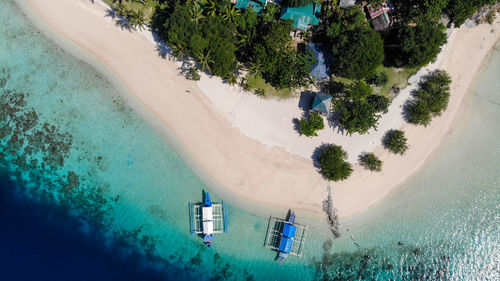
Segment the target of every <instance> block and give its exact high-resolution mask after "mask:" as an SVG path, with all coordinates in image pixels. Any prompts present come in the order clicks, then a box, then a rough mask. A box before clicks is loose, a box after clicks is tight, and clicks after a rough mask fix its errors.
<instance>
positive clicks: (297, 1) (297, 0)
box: [282, 0, 316, 7]
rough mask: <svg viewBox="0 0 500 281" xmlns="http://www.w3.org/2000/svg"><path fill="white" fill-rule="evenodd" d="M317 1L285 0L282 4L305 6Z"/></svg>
mask: <svg viewBox="0 0 500 281" xmlns="http://www.w3.org/2000/svg"><path fill="white" fill-rule="evenodd" d="M315 2H316V0H284V1H283V2H282V4H283V5H284V6H286V7H303V6H307V5H309V4H312V3H315Z"/></svg>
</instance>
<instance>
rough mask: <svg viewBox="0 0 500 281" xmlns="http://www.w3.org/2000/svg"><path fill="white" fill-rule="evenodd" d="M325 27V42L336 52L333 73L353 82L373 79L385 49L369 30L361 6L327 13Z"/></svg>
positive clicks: (378, 36) (376, 36)
mask: <svg viewBox="0 0 500 281" xmlns="http://www.w3.org/2000/svg"><path fill="white" fill-rule="evenodd" d="M324 24H325V25H326V30H325V34H324V35H323V36H322V39H323V40H324V43H325V45H326V46H328V48H329V49H331V51H332V53H333V57H334V58H333V60H332V65H331V67H332V69H333V70H334V72H336V73H337V74H338V75H341V76H345V77H348V78H353V79H362V78H366V79H368V78H371V77H373V76H374V75H375V69H376V68H377V67H378V66H379V65H381V64H382V62H383V61H384V46H383V41H382V38H381V36H380V34H379V33H378V32H376V31H374V30H373V29H372V28H371V27H370V25H369V24H368V22H367V21H366V16H365V14H364V13H363V12H362V11H361V10H360V9H359V7H357V6H352V7H349V8H347V9H345V10H339V11H335V12H332V11H328V12H327V15H326V17H325V19H324Z"/></svg>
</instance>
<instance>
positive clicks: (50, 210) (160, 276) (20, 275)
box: [0, 178, 167, 281]
mask: <svg viewBox="0 0 500 281" xmlns="http://www.w3.org/2000/svg"><path fill="white" fill-rule="evenodd" d="M15 184H16V183H14V182H12V181H9V180H8V179H5V178H3V179H2V180H0V230H1V231H0V280H3V281H10V280H16V281H20V280H38V281H41V280H47V281H49V280H50V281H58V280H60V281H68V280H82V281H83V280H151V281H153V280H167V278H166V275H165V274H164V272H161V271H159V270H156V269H153V268H151V267H148V266H145V265H144V263H143V261H142V260H141V256H140V255H126V257H125V256H124V255H123V253H122V252H120V251H119V250H117V249H116V248H114V247H107V246H106V243H104V241H106V238H105V237H103V236H101V235H89V233H85V232H83V231H82V230H80V231H76V229H80V228H81V223H80V222H78V221H77V220H76V219H75V217H73V216H68V214H67V212H66V211H64V210H61V209H58V208H56V207H55V206H54V205H48V204H43V203H41V202H34V201H32V200H26V199H25V198H23V197H19V196H15V195H14V194H13V193H12V192H10V191H11V190H14V189H15V188H14V186H13V185H15Z"/></svg>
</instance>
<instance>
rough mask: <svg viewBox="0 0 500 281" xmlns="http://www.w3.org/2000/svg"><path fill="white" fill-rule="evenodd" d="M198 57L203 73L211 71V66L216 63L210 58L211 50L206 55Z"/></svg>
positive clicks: (200, 54)
mask: <svg viewBox="0 0 500 281" xmlns="http://www.w3.org/2000/svg"><path fill="white" fill-rule="evenodd" d="M196 57H197V59H198V62H199V63H200V66H201V70H202V71H205V70H208V71H210V64H213V63H214V61H213V60H212V58H211V57H210V50H208V52H206V53H204V52H200V53H198V54H197V55H196Z"/></svg>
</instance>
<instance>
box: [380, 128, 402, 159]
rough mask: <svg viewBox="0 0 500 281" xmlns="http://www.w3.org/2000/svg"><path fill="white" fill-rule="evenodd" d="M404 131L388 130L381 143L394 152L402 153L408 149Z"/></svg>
mask: <svg viewBox="0 0 500 281" xmlns="http://www.w3.org/2000/svg"><path fill="white" fill-rule="evenodd" d="M407 141H408V140H407V139H406V137H405V133H404V132H403V131H401V130H390V131H388V132H387V134H386V135H385V137H384V139H383V140H382V143H383V145H384V146H385V148H387V149H388V150H389V151H391V152H392V153H394V154H400V155H403V154H404V153H405V152H406V150H408V144H407Z"/></svg>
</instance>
